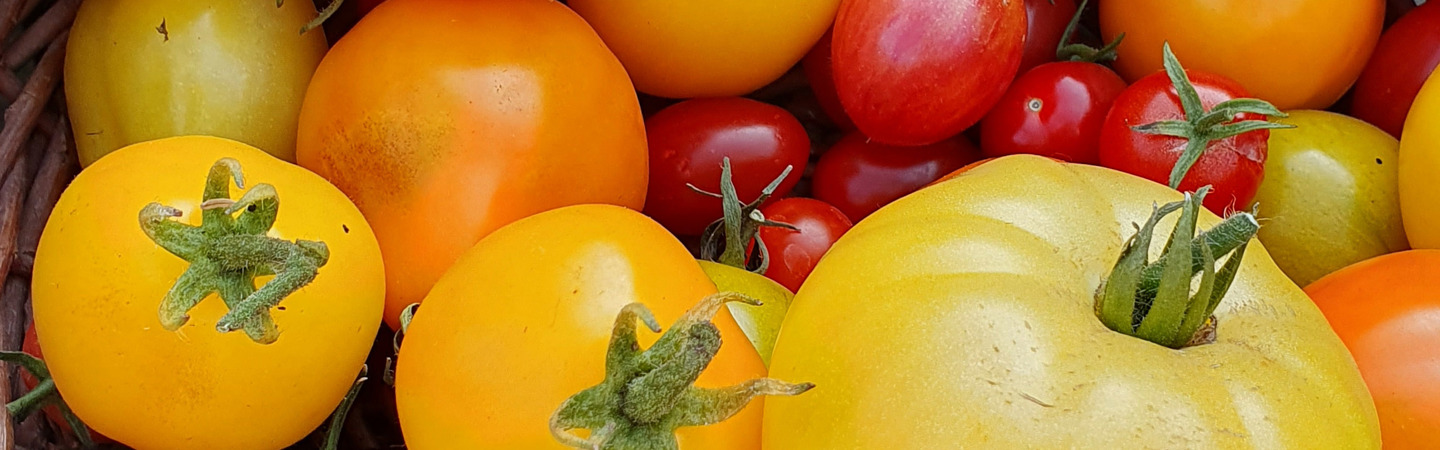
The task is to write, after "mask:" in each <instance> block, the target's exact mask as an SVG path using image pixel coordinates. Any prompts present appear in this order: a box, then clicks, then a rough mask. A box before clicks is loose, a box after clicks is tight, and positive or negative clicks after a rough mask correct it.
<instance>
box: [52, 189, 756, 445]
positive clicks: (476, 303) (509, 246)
mask: <svg viewBox="0 0 1440 450" xmlns="http://www.w3.org/2000/svg"><path fill="white" fill-rule="evenodd" d="M713 293H715V286H714V285H713V284H711V282H710V280H709V279H707V278H706V277H705V272H703V271H701V270H700V266H699V265H697V264H696V263H695V260H694V259H693V258H691V256H690V254H689V252H688V251H686V250H685V247H684V246H683V245H682V244H681V243H680V242H679V241H678V240H676V239H675V237H674V236H672V235H670V233H669V232H667V231H665V228H664V227H661V226H660V225H659V224H657V223H655V222H654V221H652V220H650V219H649V218H647V217H645V216H643V215H641V214H640V213H637V212H635V211H633V210H630V209H626V208H622V207H618V206H608V205H593V204H592V205H579V206H570V207H564V208H560V209H555V210H551V211H549V212H544V213H540V214H536V215H534V216H530V217H529V218H525V219H521V220H518V221H516V222H513V223H511V224H510V225H507V226H505V227H503V228H500V229H499V230H497V231H495V232H494V233H491V234H490V235H489V236H487V237H485V238H484V239H482V240H481V241H480V243H478V244H476V245H475V247H474V248H472V249H471V250H470V251H469V252H467V253H466V254H465V255H464V256H462V257H461V258H460V260H459V261H457V262H456V263H455V265H454V266H453V267H452V268H451V269H450V271H449V272H446V274H445V275H444V276H443V277H441V279H440V281H439V282H438V283H436V284H435V288H434V289H433V290H431V291H430V295H429V296H427V297H426V298H425V301H424V303H423V304H422V305H421V306H420V308H419V310H418V311H417V313H416V314H415V318H414V321H412V322H411V323H410V326H409V328H408V331H407V333H406V335H405V341H404V344H403V345H402V346H401V350H400V356H399V367H398V368H397V371H396V380H395V389H396V397H397V405H398V408H399V413H400V425H401V427H402V428H403V429H404V432H405V441H406V445H408V446H409V447H410V448H412V449H462V448H463V449H486V448H493V449H516V448H525V449H533V448H562V446H561V445H560V444H559V443H558V442H557V441H556V440H555V438H554V437H553V436H551V434H550V433H549V432H548V431H547V423H548V421H549V419H550V415H551V413H553V412H555V410H556V409H557V408H558V407H559V406H560V405H561V403H562V402H564V401H565V400H566V399H567V398H568V397H570V396H571V395H574V394H576V393H578V392H580V391H581V390H583V389H586V388H588V387H590V386H593V385H595V384H597V383H599V382H600V381H601V380H602V379H603V378H604V377H605V374H606V364H605V362H606V349H607V348H608V346H609V343H610V337H611V330H612V327H614V326H615V323H616V316H617V314H619V313H620V311H621V309H622V308H624V307H625V306H626V305H627V304H630V303H634V302H639V303H641V304H643V305H645V306H646V307H648V308H649V309H650V310H651V311H653V312H654V314H655V318H656V319H657V320H658V322H659V323H660V324H661V325H662V326H665V327H667V328H668V327H670V326H671V324H672V323H674V321H675V319H676V318H678V317H680V315H681V314H682V313H684V312H685V311H686V310H687V309H689V308H690V307H691V306H693V305H695V304H696V303H698V302H699V301H700V300H701V299H702V298H705V297H706V296H708V295H710V294H713ZM714 323H715V325H716V326H717V327H718V329H719V332H720V335H721V338H722V339H723V340H724V342H725V344H724V345H723V346H722V347H721V348H720V350H719V353H718V355H717V356H716V357H715V359H714V360H713V361H712V362H711V364H710V365H709V367H708V368H707V369H705V371H704V372H703V373H702V374H701V375H700V378H699V381H698V383H697V384H698V385H700V386H704V387H721V386H729V385H733V384H736V383H739V382H741V381H745V380H748V379H752V378H756V377H759V376H763V375H764V374H765V368H764V366H763V365H761V362H760V358H759V356H757V355H756V353H755V350H754V349H753V348H752V347H751V346H750V345H748V343H747V342H746V340H745V337H744V334H743V333H742V331H741V330H740V328H739V326H738V325H736V323H735V320H734V319H732V318H731V317H730V315H729V314H728V312H726V311H725V310H724V308H721V310H720V313H719V315H717V316H716V317H715V319H714ZM641 328H643V326H642V327H641ZM655 338H656V335H655V334H653V333H649V332H647V331H641V332H640V344H641V345H642V346H645V347H648V346H650V345H651V344H652V343H653V342H654V341H655ZM46 351H47V352H48V351H49V349H48V348H47V349H46ZM756 403H757V404H752V405H750V406H749V407H747V408H745V409H744V410H743V411H742V412H740V413H739V415H736V416H734V417H731V418H730V419H729V420H726V421H725V422H722V423H719V424H717V425H713V426H707V427H688V428H681V429H680V432H679V433H678V438H679V442H680V446H681V448H685V449H744V448H755V447H758V445H759V440H760V413H761V407H760V405H758V401H757V402H756Z"/></svg>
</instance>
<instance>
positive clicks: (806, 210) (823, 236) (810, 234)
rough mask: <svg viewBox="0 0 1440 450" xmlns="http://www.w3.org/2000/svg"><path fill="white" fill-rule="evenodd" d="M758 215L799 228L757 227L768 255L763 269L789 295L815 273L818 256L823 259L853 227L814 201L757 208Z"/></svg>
mask: <svg viewBox="0 0 1440 450" xmlns="http://www.w3.org/2000/svg"><path fill="white" fill-rule="evenodd" d="M760 213H761V214H764V215H765V218H766V219H768V220H772V221H776V222H782V223H787V224H790V225H793V226H794V227H795V228H798V229H799V231H794V230H787V229H784V228H775V227H761V228H760V240H762V241H765V248H766V250H768V251H769V252H770V267H769V268H768V269H766V270H765V276H767V277H770V279H772V280H775V282H777V283H780V285H781V286H785V288H786V289H789V290H790V292H795V291H798V290H800V284H801V283H803V282H805V277H808V276H810V271H812V270H815V264H816V263H819V262H820V257H821V256H825V252H827V251H830V246H832V245H835V241H837V240H839V239H840V235H843V234H845V232H846V231H850V227H851V225H852V224H851V222H850V218H848V217H845V213H843V212H840V210H839V209H836V208H835V207H834V206H830V204H828V203H825V202H822V201H819V200H815V199H813V198H799V197H795V198H787V199H784V200H780V201H778V202H775V203H772V204H770V205H766V206H765V207H763V208H760Z"/></svg>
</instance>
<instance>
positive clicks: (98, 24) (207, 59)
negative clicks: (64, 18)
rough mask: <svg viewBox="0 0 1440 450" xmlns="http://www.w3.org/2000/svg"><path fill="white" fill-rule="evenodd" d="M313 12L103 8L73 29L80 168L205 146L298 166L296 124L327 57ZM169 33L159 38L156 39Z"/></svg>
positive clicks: (174, 4)
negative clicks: (254, 151) (137, 153)
mask: <svg viewBox="0 0 1440 450" xmlns="http://www.w3.org/2000/svg"><path fill="white" fill-rule="evenodd" d="M313 18H315V8H314V7H313V5H312V4H311V3H310V2H308V1H289V2H285V5H284V6H283V7H280V8H276V7H275V5H274V4H273V2H268V1H248V0H234V1H223V2H193V1H189V0H139V1H120V0H95V1H87V2H84V3H83V4H82V5H81V7H80V11H79V12H78V13H77V14H76V16H75V24H74V25H73V26H72V27H71V29H70V43H69V48H67V51H66V55H65V96H66V100H67V102H66V104H67V105H68V106H69V111H70V122H71V123H72V124H73V126H74V128H75V138H76V139H75V145H76V147H78V149H79V152H80V163H81V165H84V166H88V165H90V164H93V163H94V162H95V160H97V159H100V157H101V156H105V155H106V154H108V153H110V152H113V151H115V150H116V149H119V148H120V147H124V146H127V145H130V144H134V143H137V142H143V141H148V140H151V139H158V138H164V137H170V136H180V135H187V134H204V135H213V136H220V137H225V138H230V139H235V140H238V141H241V142H245V143H247V144H250V145H253V146H256V147H259V148H261V149H263V150H265V151H266V152H269V153H270V154H272V155H275V156H276V157H278V158H281V159H284V160H287V161H294V160H295V118H296V117H297V116H298V115H299V114H300V102H301V100H302V99H303V98H304V95H305V86H306V85H307V84H309V83H310V76H311V74H312V73H314V72H315V66H316V65H317V64H319V63H320V58H321V57H322V56H324V55H325V47H326V45H325V36H324V34H323V33H321V32H319V31H315V32H310V33H305V34H303V35H302V34H300V33H299V32H298V30H300V27H301V26H302V25H304V24H305V23H306V22H309V21H310V19H313ZM157 27H158V28H157Z"/></svg>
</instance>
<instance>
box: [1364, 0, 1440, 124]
mask: <svg viewBox="0 0 1440 450" xmlns="http://www.w3.org/2000/svg"><path fill="white" fill-rule="evenodd" d="M1436 66H1440V1H1432V2H1429V3H1427V4H1425V5H1422V6H1420V7H1418V8H1415V9H1413V10H1411V11H1410V13H1409V14H1406V15H1405V16H1404V17H1401V18H1400V20H1399V21H1397V22H1395V25H1393V26H1391V27H1390V29H1389V30H1386V31H1385V34H1384V35H1383V36H1381V37H1380V44H1379V46H1377V47H1375V53H1374V54H1372V55H1371V56H1370V63H1369V64H1366V65H1365V71H1364V72H1361V73H1360V80H1359V81H1356V82H1355V100H1354V102H1355V103H1354V104H1353V105H1352V106H1351V109H1350V113H1351V114H1353V115H1354V116H1355V117H1356V118H1359V119H1361V120H1364V121H1366V122H1370V123H1371V124H1374V125H1375V126H1377V127H1380V129H1382V130H1385V131H1386V132H1388V133H1390V135H1391V136H1395V137H1400V129H1401V127H1403V126H1404V125H1405V115H1406V114H1407V113H1409V112H1410V104H1411V103H1414V102H1415V95H1416V94H1418V93H1420V86H1421V85H1423V84H1425V80H1426V79H1427V78H1429V77H1430V73H1431V72H1434V71H1435V67H1436Z"/></svg>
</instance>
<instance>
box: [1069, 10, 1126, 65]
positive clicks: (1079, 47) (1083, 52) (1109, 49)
mask: <svg viewBox="0 0 1440 450" xmlns="http://www.w3.org/2000/svg"><path fill="white" fill-rule="evenodd" d="M1089 3H1090V0H1080V6H1079V7H1077V8H1075V15H1073V16H1070V23H1069V24H1068V25H1066V26H1065V33H1064V34H1061V35H1060V45H1059V46H1058V47H1056V48H1055V60H1056V61H1082V62H1090V63H1097V64H1098V63H1102V62H1106V61H1114V60H1115V59H1116V58H1117V57H1119V54H1118V53H1116V49H1118V48H1120V43H1121V42H1123V41H1124V40H1125V33H1120V35H1119V36H1116V37H1115V40H1114V41H1111V42H1110V43H1108V44H1105V46H1104V47H1101V48H1098V49H1097V48H1095V47H1091V46H1088V45H1085V44H1078V43H1071V41H1073V40H1074V39H1075V31H1076V30H1078V29H1079V27H1080V17H1081V16H1082V15H1084V14H1085V6H1086V5H1087V4H1089ZM1052 4H1053V3H1052Z"/></svg>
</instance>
